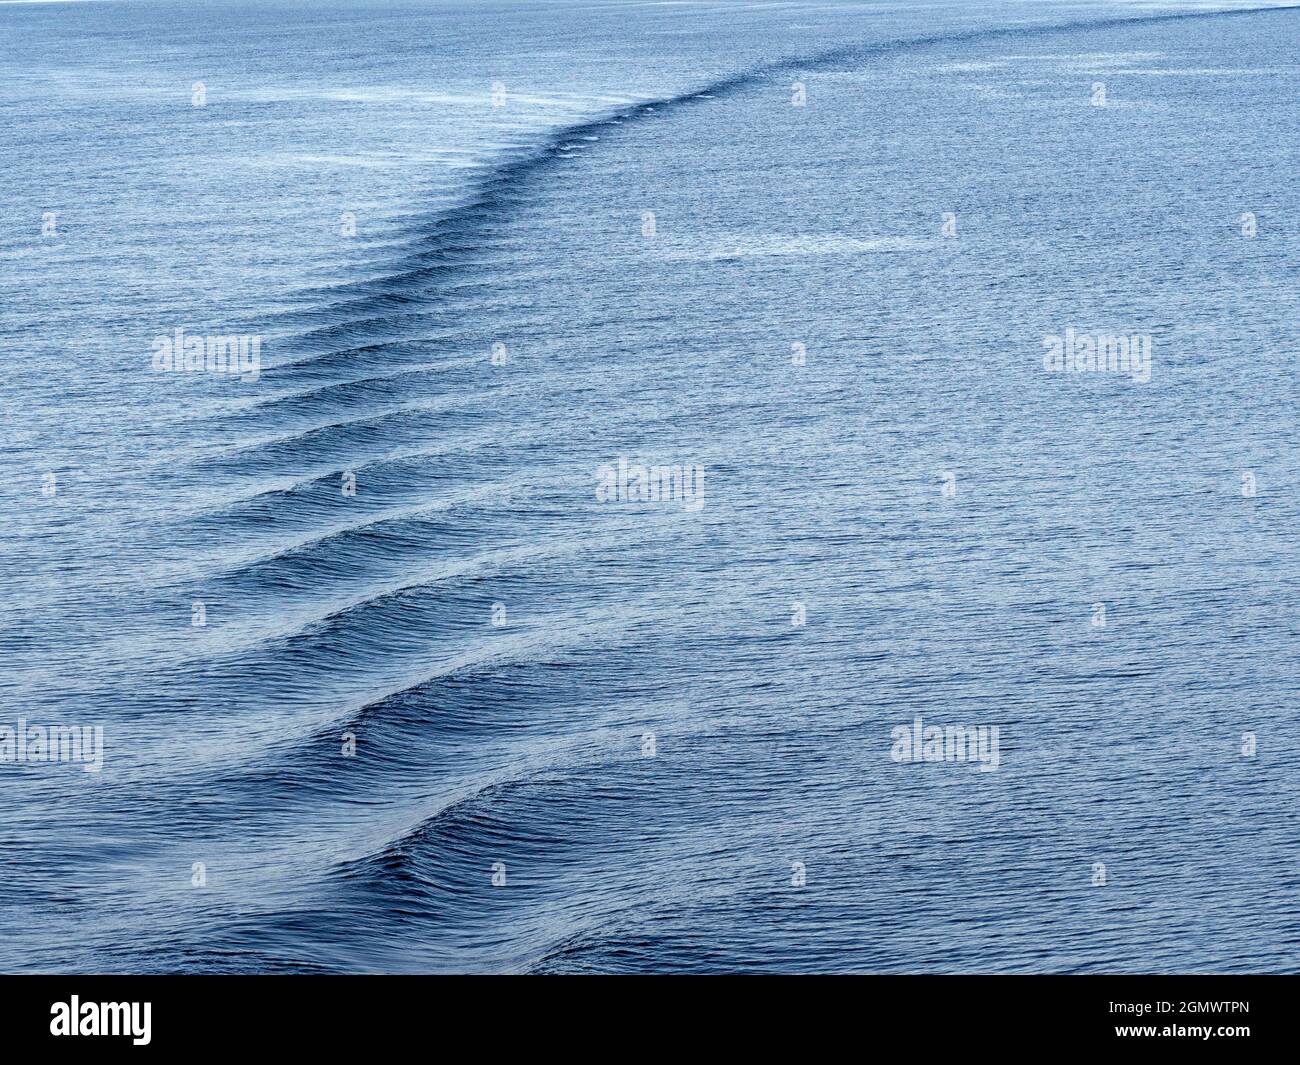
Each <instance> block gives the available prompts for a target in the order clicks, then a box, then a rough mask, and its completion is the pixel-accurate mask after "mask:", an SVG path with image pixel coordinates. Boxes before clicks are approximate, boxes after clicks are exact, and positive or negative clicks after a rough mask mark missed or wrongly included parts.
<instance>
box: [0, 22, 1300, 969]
mask: <svg viewBox="0 0 1300 1065" xmlns="http://www.w3.org/2000/svg"><path fill="white" fill-rule="evenodd" d="M1244 7H1245V5H1239V6H1238V7H1237V8H1226V9H1225V8H1224V6H1223V5H1189V4H1174V3H1170V4H1139V3H1109V4H1098V3H1088V4H1048V3H1032V4H1030V3H1025V4H1014V3H1008V4H984V3H972V4H957V3H951V4H936V5H916V4H887V3H752V4H750V3H714V2H705V3H686V4H654V3H610V2H592V3H579V2H569V0H560V2H557V3H546V4H540V3H538V4H523V3H517V4H506V3H481V4H467V3H436V2H429V3H413V2H412V3H391V4H376V5H369V6H367V5H361V4H354V5H341V4H340V5H338V6H329V5H326V6H321V5H307V4H301V5H298V6H292V7H290V6H267V5H263V4H259V5H256V6H253V5H248V6H240V5H234V6H222V5H217V6H207V5H202V6H200V5H193V6H191V5H188V4H183V3H179V2H178V3H152V2H136V3H128V2H121V3H114V2H105V3H66V4H22V5H16V4H0V158H2V162H0V167H2V168H3V174H4V180H3V182H0V223H2V224H0V262H3V267H4V270H3V280H2V281H0V308H2V311H3V318H2V319H0V351H2V352H3V358H4V366H5V369H6V372H5V374H4V375H3V377H0V397H2V398H3V407H4V422H3V430H2V436H0V439H2V440H3V443H4V455H5V471H4V476H3V477H0V493H3V504H4V511H5V515H6V521H5V522H4V525H3V528H2V529H0V556H2V557H0V564H2V566H0V573H3V583H4V594H3V596H0V650H2V651H3V652H4V656H5V663H6V667H7V668H6V669H5V671H4V673H3V675H0V698H2V700H3V707H4V713H3V714H2V715H0V724H4V723H10V724H12V723H14V722H15V721H16V720H17V719H18V718H20V717H22V718H25V719H27V720H28V721H29V722H37V723H43V724H64V723H67V724H71V723H76V724H85V725H101V726H102V727H103V729H104V734H105V744H106V751H105V761H104V766H103V769H102V771H101V772H99V773H87V772H83V771H82V769H81V768H80V767H78V766H75V765H66V764H65V765H52V764H45V763H23V764H4V765H0V808H2V809H3V823H2V824H0V847H2V850H0V906H2V907H3V908H2V910H0V965H2V966H3V967H4V968H5V969H8V970H88V971H178V972H193V971H227V972H235V971H380V972H384V971H424V970H434V971H441V970H456V971H461V970H465V971H547V972H571V971H596V972H634V971H696V972H712V971H731V970H746V971H844V970H848V971H891V972H892V971H933V972H972V971H976V972H1026V971H1029V972H1039V971H1053V972H1112V971H1215V972H1220V971H1222V972H1235V971H1279V970H1286V971H1295V970H1297V969H1300V964H1298V959H1300V932H1298V931H1297V922H1298V920H1300V908H1298V906H1297V901H1296V896H1297V889H1298V888H1300V867H1298V866H1297V845H1296V837H1297V817H1296V785H1297V780H1298V779H1300V778H1298V776H1297V770H1296V759H1297V755H1298V754H1300V751H1298V746H1300V744H1298V743H1297V737H1298V736H1300V731H1298V730H1297V724H1298V723H1300V722H1298V721H1297V717H1298V712H1297V710H1298V707H1297V683H1296V677H1295V672H1296V670H1295V662H1296V649H1297V648H1296V636H1297V604H1298V603H1300V587H1298V586H1297V566H1296V559H1297V551H1296V548H1297V533H1296V529H1297V523H1298V521H1300V507H1298V506H1297V489H1298V488H1300V469H1298V464H1297V442H1298V441H1297V428H1296V401H1297V385H1296V378H1295V360H1296V356H1297V341H1296V330H1295V326H1296V320H1297V308H1298V307H1300V289H1298V288H1297V280H1298V273H1297V265H1298V261H1300V255H1298V253H1297V218H1298V217H1300V203H1298V202H1297V189H1300V181H1297V174H1298V172H1300V167H1298V166H1297V162H1298V161H1300V148H1298V147H1297V145H1298V144H1300V140H1298V139H1297V127H1298V126H1300V114H1298V113H1297V109H1296V99H1297V86H1298V84H1300V77H1298V76H1300V32H1298V30H1300V11H1296V10H1277V9H1273V10H1244ZM196 83H201V86H196ZM496 83H499V84H496ZM1094 83H1101V84H1102V86H1103V87H1104V93H1105V99H1106V102H1105V106H1097V105H1096V104H1095V103H1094V102H1093V101H1094V98H1095V95H1096V90H1095V87H1094ZM494 86H495V88H494ZM797 86H802V87H803V91H804V92H805V93H806V102H805V104H804V105H803V106H794V105H793V101H794V99H795V96H796V94H797V93H798V91H799V90H798V88H797ZM494 93H495V98H494ZM196 94H197V95H196ZM196 100H200V101H202V106H196V105H195V101H196ZM946 212H950V213H951V214H952V215H953V216H955V218H954V219H952V220H950V221H951V222H952V224H955V233H954V232H953V230H952V226H951V225H950V226H949V235H945V233H944V231H943V229H942V226H943V224H944V215H945V213H946ZM48 213H53V216H54V218H53V228H52V230H51V229H50V226H49V225H48V223H49V221H50V220H49V219H48V217H47V214H48ZM1246 214H1250V215H1253V216H1254V218H1255V220H1256V224H1257V230H1256V232H1255V235H1254V236H1248V235H1247V234H1246V233H1245V232H1243V228H1244V227H1245V225H1246V223H1245V222H1243V215H1246ZM345 215H350V216H354V217H355V224H356V232H355V235H354V236H347V235H345V230H347V225H348V223H347V220H346V219H345V217H344V216H345ZM651 216H653V218H651ZM43 225H45V227H46V233H44V234H43V232H42V227H43ZM177 327H183V328H185V329H186V330H188V331H190V332H191V333H194V334H210V333H211V334H233V333H241V334H250V335H251V334H256V335H261V336H262V337H263V338H264V342H263V347H262V362H263V364H262V368H261V374H260V377H259V379H258V380H257V381H256V382H251V381H250V382H240V381H232V380H229V379H224V378H217V377H215V376H211V375H202V374H176V373H172V374H165V373H156V372H153V371H152V369H151V361H150V360H151V349H150V345H151V342H152V341H153V338H155V337H156V336H158V335H161V334H169V333H171V332H172V331H173V330H175V329H176V328H177ZM1067 329H1073V330H1075V332H1076V333H1078V334H1095V333H1105V332H1114V333H1122V334H1124V335H1129V334H1135V335H1138V334H1140V335H1146V336H1149V337H1150V338H1151V341H1150V342H1151V345H1152V347H1151V351H1152V363H1151V379H1150V381H1149V382H1146V383H1143V382H1140V381H1135V380H1133V379H1132V376H1131V375H1123V374H1118V373H1094V374H1084V373H1073V374H1071V373H1061V374H1053V373H1049V372H1047V371H1046V370H1045V369H1044V364H1043V354H1044V343H1043V342H1044V338H1045V337H1048V336H1051V335H1064V333H1065V331H1066V330H1067ZM494 345H499V347H495V348H494ZM799 345H802V348H800V347H799ZM494 350H495V351H497V352H498V355H499V354H500V353H501V352H504V354H505V361H504V364H501V365H496V364H494V363H493V359H492V353H493V351H494ZM800 352H804V353H806V357H805V358H803V359H802V360H801V359H800V358H799V355H800ZM800 361H802V362H803V364H802V365H799V364H798V363H799V362H800ZM498 362H500V359H499V358H498ZM620 456H621V457H625V458H627V459H628V460H629V461H631V462H636V461H643V462H647V463H663V464H680V463H686V464H689V463H697V464H701V465H702V466H703V467H704V470H705V480H704V505H703V506H702V507H701V508H699V509H698V510H693V509H690V508H688V507H686V506H684V505H681V504H675V503H669V504H658V505H639V506H638V505H635V504H619V503H612V504H611V503H600V502H597V498H596V474H595V471H596V470H597V468H598V467H600V466H601V465H602V464H605V463H611V462H617V461H618V459H619V457H620ZM51 474H52V475H53V481H51V480H50V479H49V477H48V476H47V475H51ZM348 474H351V475H353V476H354V477H355V483H356V491H355V494H354V495H353V494H348V493H347V492H345V490H344V486H345V483H346V482H347V478H346V475H348ZM948 474H951V475H952V476H951V477H948V476H946V475H948ZM1247 474H1249V475H1250V476H1249V477H1247V476H1246V475H1247ZM51 484H53V486H54V494H53V495H50V494H46V493H43V491H42V489H43V488H45V489H47V490H48V489H49V487H50V485H51ZM1252 484H1253V486H1254V492H1253V494H1250V485H1252ZM945 486H947V487H948V489H949V491H948V492H947V493H945V490H944V489H945ZM196 603H197V604H202V607H203V618H202V620H204V622H205V624H203V625H201V626H200V625H195V624H193V623H192V622H193V620H194V617H195V604H196ZM800 604H802V612H803V613H805V614H806V621H805V623H804V624H802V625H798V624H795V622H796V621H797V620H798V615H799V614H800V611H801V608H800ZM1094 604H1104V607H1105V622H1106V623H1105V625H1104V626H1098V625H1096V624H1094V619H1096V618H1097V617H1098V614H1097V610H1096V607H1095V605H1094ZM498 605H499V607H500V608H501V609H498V610H497V616H496V620H497V621H498V622H503V623H502V624H494V623H493V611H494V606H498ZM502 609H503V610H504V614H502ZM917 716H921V717H923V718H924V720H925V722H926V723H930V724H938V725H972V726H973V725H987V726H993V725H996V726H998V728H999V735H1000V765H999V767H998V769H997V771H996V772H980V771H978V770H977V769H976V768H975V767H974V766H972V765H969V764H960V763H921V764H917V763H906V762H900V761H895V760H894V759H893V758H891V748H892V746H893V740H892V739H891V730H893V729H894V728H895V727H896V726H900V725H910V724H911V723H912V722H913V721H914V719H915V718H916V717H917ZM1245 733H1254V734H1255V737H1256V743H1257V749H1256V753H1255V754H1254V756H1253V757H1250V756H1247V755H1245V754H1243V743H1244V742H1247V741H1245V740H1243V734H1245ZM345 734H350V735H353V736H355V742H356V753H355V756H354V757H346V756H345V755H344V753H343V747H344V744H345V742H346V741H345V739H344V737H345ZM651 755H653V756H651ZM196 863H201V869H199V868H198V867H197V865H196ZM498 863H500V864H498ZM1100 866H1104V871H1105V883H1104V884H1098V883H1094V881H1095V880H1097V879H1099V876H1098V873H1099V871H1100ZM494 868H495V869H496V870H497V874H498V875H497V876H496V879H497V880H498V881H500V880H501V879H502V875H500V874H501V871H502V870H504V884H497V885H494V883H493V879H494V872H493V870H494ZM200 873H202V874H203V875H204V876H205V877H206V885H205V886H194V884H193V881H194V880H195V879H196V878H198V879H202V877H201V876H200ZM801 879H806V882H805V883H803V884H802V886H799V883H798V882H799V881H800V880H801Z"/></svg>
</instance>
